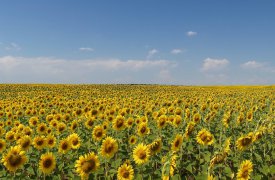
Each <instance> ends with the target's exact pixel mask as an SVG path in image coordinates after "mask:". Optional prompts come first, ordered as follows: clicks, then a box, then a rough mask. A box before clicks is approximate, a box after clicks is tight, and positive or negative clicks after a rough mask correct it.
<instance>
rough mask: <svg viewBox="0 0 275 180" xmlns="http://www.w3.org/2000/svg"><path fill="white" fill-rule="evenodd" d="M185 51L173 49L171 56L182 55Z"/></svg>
mask: <svg viewBox="0 0 275 180" xmlns="http://www.w3.org/2000/svg"><path fill="white" fill-rule="evenodd" d="M182 52H183V51H182V50H181V49H172V51H171V54H180V53H182Z"/></svg>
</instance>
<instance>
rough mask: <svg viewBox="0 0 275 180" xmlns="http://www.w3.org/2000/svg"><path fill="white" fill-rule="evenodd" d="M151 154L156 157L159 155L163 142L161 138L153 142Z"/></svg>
mask: <svg viewBox="0 0 275 180" xmlns="http://www.w3.org/2000/svg"><path fill="white" fill-rule="evenodd" d="M149 148H150V154H151V155H154V154H157V153H159V152H160V151H161V148H162V141H161V138H158V139H156V140H155V141H153V142H152V143H151V144H150V145H149Z"/></svg>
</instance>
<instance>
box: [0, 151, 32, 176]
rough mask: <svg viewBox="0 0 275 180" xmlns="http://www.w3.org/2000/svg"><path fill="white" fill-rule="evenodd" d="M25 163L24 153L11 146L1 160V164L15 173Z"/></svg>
mask: <svg viewBox="0 0 275 180" xmlns="http://www.w3.org/2000/svg"><path fill="white" fill-rule="evenodd" d="M26 162H27V157H26V155H25V151H22V150H21V147H20V146H13V147H11V149H10V150H9V151H8V152H7V154H5V155H4V156H3V158H2V163H3V164H4V166H5V167H6V168H7V169H8V170H9V171H10V172H15V171H16V170H17V169H19V168H21V167H22V166H23V165H24V164H25V163H26Z"/></svg>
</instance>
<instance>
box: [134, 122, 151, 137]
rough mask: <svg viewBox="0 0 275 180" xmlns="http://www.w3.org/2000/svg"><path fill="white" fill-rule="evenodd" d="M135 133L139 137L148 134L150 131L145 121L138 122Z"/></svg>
mask: <svg viewBox="0 0 275 180" xmlns="http://www.w3.org/2000/svg"><path fill="white" fill-rule="evenodd" d="M137 133H138V135H139V136H141V137H143V136H145V135H148V134H149V133H150V129H149V128H148V125H147V123H144V122H142V123H140V124H139V125H138V127H137Z"/></svg>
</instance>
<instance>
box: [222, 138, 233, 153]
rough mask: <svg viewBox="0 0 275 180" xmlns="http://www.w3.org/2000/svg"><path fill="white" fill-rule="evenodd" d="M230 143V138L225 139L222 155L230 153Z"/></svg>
mask: <svg viewBox="0 0 275 180" xmlns="http://www.w3.org/2000/svg"><path fill="white" fill-rule="evenodd" d="M230 141H231V137H229V138H227V139H226V140H225V143H224V147H223V153H224V154H226V155H228V154H229V152H230Z"/></svg>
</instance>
